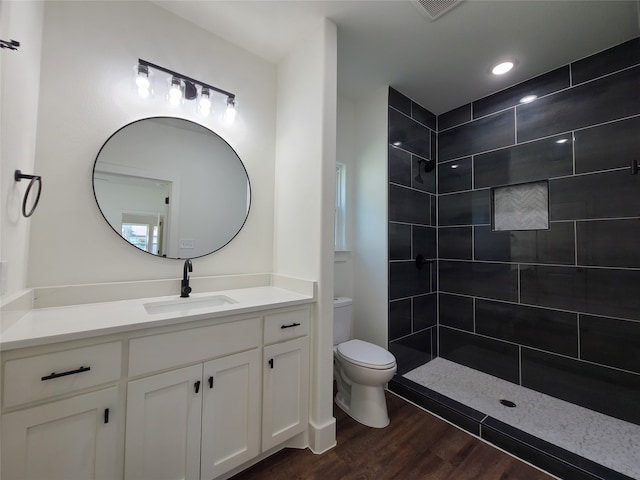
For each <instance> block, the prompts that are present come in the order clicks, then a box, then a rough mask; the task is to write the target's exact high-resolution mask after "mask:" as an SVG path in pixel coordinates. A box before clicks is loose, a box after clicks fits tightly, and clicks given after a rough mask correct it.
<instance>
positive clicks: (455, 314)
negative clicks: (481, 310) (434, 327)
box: [438, 293, 473, 332]
mask: <svg viewBox="0 0 640 480" xmlns="http://www.w3.org/2000/svg"><path fill="white" fill-rule="evenodd" d="M438 298H439V300H440V324H441V325H448V326H450V327H455V328H459V329H461V330H468V331H470V332H472V331H473V298H471V297H463V296H460V295H451V294H449V293H439V294H438Z"/></svg>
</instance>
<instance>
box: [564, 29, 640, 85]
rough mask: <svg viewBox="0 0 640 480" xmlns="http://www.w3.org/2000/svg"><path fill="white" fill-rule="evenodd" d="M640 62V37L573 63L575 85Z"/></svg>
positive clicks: (572, 74)
mask: <svg viewBox="0 0 640 480" xmlns="http://www.w3.org/2000/svg"><path fill="white" fill-rule="evenodd" d="M639 63H640V38H634V39H633V40H629V41H628V42H625V43H622V44H620V45H617V46H615V47H613V48H609V49H607V50H605V51H603V52H600V53H598V54H596V55H591V56H589V57H587V58H585V59H582V60H579V61H577V62H575V63H572V64H571V79H572V81H573V84H574V85H578V84H579V83H583V82H587V81H589V80H593V79H595V78H598V77H601V76H603V75H607V74H609V73H613V72H616V71H618V70H622V69H623V68H627V67H631V66H633V65H637V64H639Z"/></svg>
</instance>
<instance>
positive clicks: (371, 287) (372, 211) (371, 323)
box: [353, 86, 389, 348]
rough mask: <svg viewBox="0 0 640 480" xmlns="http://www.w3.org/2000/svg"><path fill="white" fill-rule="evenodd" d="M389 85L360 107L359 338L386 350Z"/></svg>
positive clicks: (356, 315) (356, 317) (357, 218)
mask: <svg viewBox="0 0 640 480" xmlns="http://www.w3.org/2000/svg"><path fill="white" fill-rule="evenodd" d="M387 92H388V87H386V86H385V87H381V88H380V89H379V90H377V91H376V92H375V93H373V94H371V95H370V96H369V97H368V98H366V99H363V100H360V101H358V102H357V103H356V110H355V119H356V158H357V160H356V172H355V182H356V186H355V196H356V198H355V223H354V230H355V235H354V249H353V250H354V251H353V264H354V295H353V315H354V335H355V337H356V338H360V339H362V340H366V341H368V342H372V343H375V344H378V345H380V346H382V347H384V348H386V347H387V338H388V333H387V308H388V307H387V302H388V296H389V294H388V290H387V282H388V280H387V279H388V276H387V275H388V273H387V272H388V265H387V263H388V262H387V255H388V252H387V218H388V215H387V188H388V187H387V148H388V147H387V145H388V140H387V138H388V132H387V117H388V113H387V110H388V93H387Z"/></svg>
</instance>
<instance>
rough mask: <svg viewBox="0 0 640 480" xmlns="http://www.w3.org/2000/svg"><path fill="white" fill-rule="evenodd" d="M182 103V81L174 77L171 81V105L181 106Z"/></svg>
mask: <svg viewBox="0 0 640 480" xmlns="http://www.w3.org/2000/svg"><path fill="white" fill-rule="evenodd" d="M181 101H182V88H181V85H180V79H179V78H177V77H173V78H172V79H171V88H169V103H170V104H171V105H173V106H177V105H180V102H181Z"/></svg>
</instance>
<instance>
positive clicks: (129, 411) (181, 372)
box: [1, 302, 311, 480]
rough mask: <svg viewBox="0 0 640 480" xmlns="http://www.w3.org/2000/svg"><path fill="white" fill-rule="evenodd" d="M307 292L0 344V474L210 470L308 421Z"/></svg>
mask: <svg viewBox="0 0 640 480" xmlns="http://www.w3.org/2000/svg"><path fill="white" fill-rule="evenodd" d="M309 303H310V302H305V303H304V304H296V305H288V306H280V307H272V308H265V309H257V308H256V309H252V310H250V311H247V312H245V313H235V314H228V315H224V316H223V315H217V316H212V317H203V316H199V317H198V319H197V320H191V321H189V320H185V319H181V318H176V320H175V321H171V322H164V323H162V324H160V325H156V326H154V327H149V328H140V327H139V326H133V327H132V328H131V329H130V330H122V331H118V332H115V333H110V334H105V335H104V336H95V337H86V338H82V337H80V338H73V339H67V340H65V341H61V342H60V343H53V344H49V345H43V346H25V347H23V348H14V349H8V350H5V351H2V358H1V360H2V373H3V375H2V418H1V421H2V434H1V435H2V438H1V441H2V450H1V454H2V458H1V475H2V478H3V479H7V480H17V479H32V480H42V479H47V480H56V479H64V480H68V479H80V478H82V479H100V480H101V479H105V480H113V479H118V478H125V479H128V480H143V479H149V480H157V479H160V478H162V479H167V480H171V479H187V480H213V479H217V478H227V477H229V476H230V475H232V474H233V473H236V472H237V471H239V470H240V469H241V468H243V467H244V466H247V465H249V464H250V463H251V462H255V461H256V460H257V459H258V458H260V456H261V455H267V454H269V453H272V452H273V451H275V448H277V447H282V446H284V445H286V442H287V441H289V440H292V439H293V437H296V436H299V434H303V433H304V432H306V430H307V428H308V418H309V330H310V323H311V308H310V306H309V305H308V304H309ZM121 306H122V305H119V307H121ZM105 308H109V307H108V306H107V307H105ZM79 310H80V311H82V310H81V309H79ZM52 314H53V313H52ZM83 318H84V317H83ZM134 325H135V324H134ZM304 440H305V437H303V436H299V437H298V438H297V439H296V440H294V443H295V444H296V445H297V446H299V445H301V444H303V443H302V442H303V441H304Z"/></svg>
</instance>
